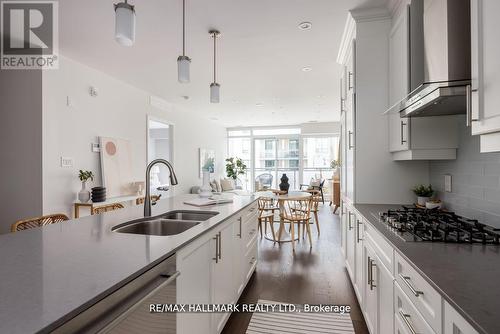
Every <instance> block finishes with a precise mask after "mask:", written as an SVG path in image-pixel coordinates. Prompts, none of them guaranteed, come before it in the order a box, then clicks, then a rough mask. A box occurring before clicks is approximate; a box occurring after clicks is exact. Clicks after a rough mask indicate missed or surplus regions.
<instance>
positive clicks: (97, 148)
mask: <svg viewBox="0 0 500 334" xmlns="http://www.w3.org/2000/svg"><path fill="white" fill-rule="evenodd" d="M90 149H91V150H92V152H95V153H99V152H101V147H100V146H99V144H97V143H92V144H90Z"/></svg>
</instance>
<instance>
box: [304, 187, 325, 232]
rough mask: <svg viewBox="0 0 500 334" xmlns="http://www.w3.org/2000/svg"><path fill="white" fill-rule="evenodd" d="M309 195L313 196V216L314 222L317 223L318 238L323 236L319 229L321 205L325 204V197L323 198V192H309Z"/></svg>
mask: <svg viewBox="0 0 500 334" xmlns="http://www.w3.org/2000/svg"><path fill="white" fill-rule="evenodd" d="M307 192H308V193H310V194H311V195H312V205H311V214H313V215H314V222H315V223H316V229H317V230H318V236H319V235H320V234H321V231H320V228H319V217H318V211H319V203H322V202H323V196H321V192H320V191H319V190H307Z"/></svg>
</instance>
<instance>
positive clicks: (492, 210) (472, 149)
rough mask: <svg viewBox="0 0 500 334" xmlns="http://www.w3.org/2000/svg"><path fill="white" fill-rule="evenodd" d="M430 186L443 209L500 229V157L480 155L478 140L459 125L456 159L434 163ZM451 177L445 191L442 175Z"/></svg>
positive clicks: (431, 170)
mask: <svg viewBox="0 0 500 334" xmlns="http://www.w3.org/2000/svg"><path fill="white" fill-rule="evenodd" d="M429 168H430V182H431V184H432V186H433V187H434V189H435V190H436V193H437V196H438V197H439V198H440V199H441V200H442V201H443V202H444V204H445V206H446V207H447V208H448V209H450V210H452V211H455V212H457V213H458V214H461V215H463V216H465V217H469V218H474V219H478V220H479V221H481V222H484V223H486V224H489V225H492V226H495V227H499V228H500V153H480V152H479V136H471V134H470V130H469V129H468V128H467V127H466V126H465V119H464V120H461V123H460V146H459V149H458V152H457V159H456V160H451V161H433V162H431V163H430V165H429ZM445 174H450V175H451V176H452V180H453V182H452V192H451V193H447V192H445V191H444V175H445Z"/></svg>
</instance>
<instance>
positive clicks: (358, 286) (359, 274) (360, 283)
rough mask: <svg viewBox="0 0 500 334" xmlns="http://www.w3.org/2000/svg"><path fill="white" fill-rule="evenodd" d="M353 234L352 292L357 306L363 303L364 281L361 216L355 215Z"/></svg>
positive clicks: (362, 225)
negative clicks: (353, 267) (353, 277)
mask: <svg viewBox="0 0 500 334" xmlns="http://www.w3.org/2000/svg"><path fill="white" fill-rule="evenodd" d="M354 225H355V233H354V253H355V254H354V256H355V261H354V262H355V280H354V290H355V292H356V296H357V297H358V302H359V305H363V303H364V292H365V290H364V288H365V286H364V279H363V277H364V276H363V269H364V268H365V267H364V266H363V235H364V224H363V219H362V218H361V216H358V215H355V224H354Z"/></svg>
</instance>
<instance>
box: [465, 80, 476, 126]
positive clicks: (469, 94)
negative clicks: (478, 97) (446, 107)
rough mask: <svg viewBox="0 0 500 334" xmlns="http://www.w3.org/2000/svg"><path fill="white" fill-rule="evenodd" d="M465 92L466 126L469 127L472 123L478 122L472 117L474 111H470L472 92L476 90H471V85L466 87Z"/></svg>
mask: <svg viewBox="0 0 500 334" xmlns="http://www.w3.org/2000/svg"><path fill="white" fill-rule="evenodd" d="M465 88H466V90H465V99H466V101H467V102H466V110H467V122H466V124H467V126H468V127H469V126H471V125H472V122H477V121H479V117H474V111H473V110H472V109H473V107H472V92H477V89H472V86H471V85H467V86H466V87H465Z"/></svg>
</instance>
